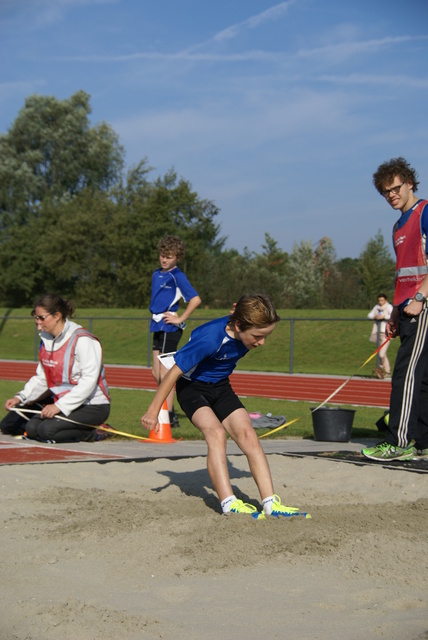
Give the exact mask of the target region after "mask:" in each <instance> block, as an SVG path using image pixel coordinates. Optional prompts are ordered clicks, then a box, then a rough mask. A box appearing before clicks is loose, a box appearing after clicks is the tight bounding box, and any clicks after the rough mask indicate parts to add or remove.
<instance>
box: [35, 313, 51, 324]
mask: <svg viewBox="0 0 428 640" xmlns="http://www.w3.org/2000/svg"><path fill="white" fill-rule="evenodd" d="M51 315H52V314H51V313H47V314H46V315H45V316H33V318H34V320H35V322H44V321H45V320H46V318H47V317H48V316H51Z"/></svg>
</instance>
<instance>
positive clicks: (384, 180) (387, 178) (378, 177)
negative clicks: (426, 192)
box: [373, 157, 419, 195]
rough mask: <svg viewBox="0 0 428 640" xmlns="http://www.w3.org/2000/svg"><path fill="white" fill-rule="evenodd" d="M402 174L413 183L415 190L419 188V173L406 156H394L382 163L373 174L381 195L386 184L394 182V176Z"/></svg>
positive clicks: (404, 178) (374, 182)
mask: <svg viewBox="0 0 428 640" xmlns="http://www.w3.org/2000/svg"><path fill="white" fill-rule="evenodd" d="M396 176H400V178H401V179H402V180H404V182H411V183H412V184H413V192H415V191H417V190H418V184H419V180H418V179H417V178H418V174H417V173H416V170H415V169H413V167H411V166H410V164H409V163H408V162H407V160H405V159H404V158H401V157H400V158H392V159H391V160H388V162H384V163H383V164H381V165H380V166H379V167H378V168H377V171H376V172H375V173H374V174H373V184H374V186H375V187H376V189H377V190H378V191H379V193H380V194H381V195H383V191H384V189H385V186H386V185H389V184H392V183H393V182H394V178H395V177H396Z"/></svg>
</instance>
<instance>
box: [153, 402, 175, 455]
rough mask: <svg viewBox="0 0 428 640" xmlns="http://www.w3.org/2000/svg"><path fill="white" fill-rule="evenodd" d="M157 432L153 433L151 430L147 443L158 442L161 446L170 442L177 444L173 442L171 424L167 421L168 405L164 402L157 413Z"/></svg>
mask: <svg viewBox="0 0 428 640" xmlns="http://www.w3.org/2000/svg"><path fill="white" fill-rule="evenodd" d="M158 420H159V431H158V432H157V433H155V430H154V429H152V430H151V431H150V434H149V439H148V440H147V442H158V443H161V444H168V443H172V442H177V440H174V438H173V437H172V433H171V423H170V421H169V411H168V403H167V401H166V400H165V402H164V403H163V405H162V409H161V410H160V412H159V418H158Z"/></svg>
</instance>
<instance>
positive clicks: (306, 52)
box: [296, 35, 428, 59]
mask: <svg viewBox="0 0 428 640" xmlns="http://www.w3.org/2000/svg"><path fill="white" fill-rule="evenodd" d="M419 40H428V35H420V36H395V37H386V38H379V39H377V40H376V39H375V40H361V41H353V42H340V43H337V44H332V45H328V46H325V47H316V48H314V49H301V50H300V51H298V52H297V54H296V57H298V58H313V57H318V56H335V57H337V58H340V59H343V58H345V57H349V56H351V55H356V54H360V53H373V52H376V51H379V50H381V49H385V48H387V47H390V46H395V45H398V44H403V43H405V42H416V41H419Z"/></svg>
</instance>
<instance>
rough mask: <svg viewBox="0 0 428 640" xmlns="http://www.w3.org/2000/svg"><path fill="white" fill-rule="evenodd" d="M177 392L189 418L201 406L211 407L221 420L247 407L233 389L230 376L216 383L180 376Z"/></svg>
mask: <svg viewBox="0 0 428 640" xmlns="http://www.w3.org/2000/svg"><path fill="white" fill-rule="evenodd" d="M176 393H177V400H178V402H179V404H180V406H181V408H182V409H183V411H184V413H185V414H186V416H187V417H188V418H189V420H191V419H192V416H193V414H194V413H195V411H197V410H198V409H200V408H201V407H210V409H212V410H213V411H214V413H215V415H216V416H217V418H218V419H219V420H220V422H223V420H224V419H225V418H227V417H228V416H229V415H230V414H231V413H233V411H236V409H245V407H244V405H243V404H242V402H241V401H240V399H239V398H238V396H237V395H236V393H235V392H234V391H233V389H232V386H231V384H230V382H229V378H226V379H225V380H220V382H215V383H214V384H210V383H208V382H196V381H194V380H185V379H184V378H179V379H178V380H177V384H176Z"/></svg>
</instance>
